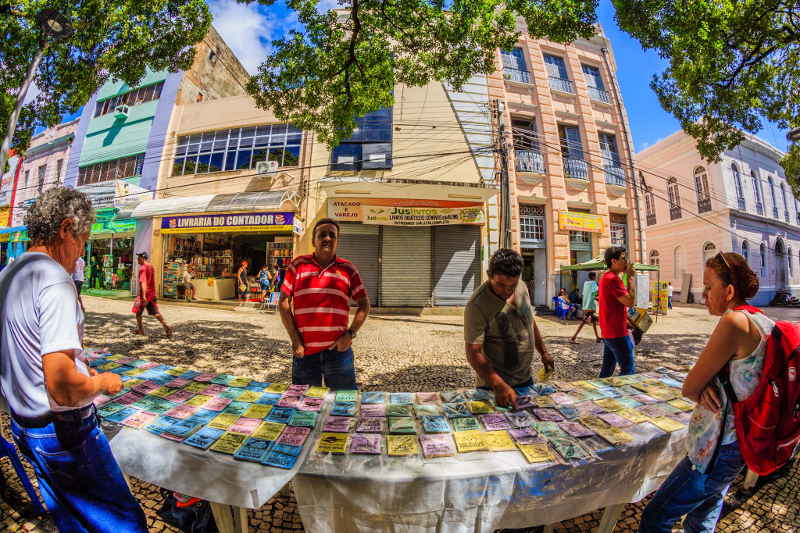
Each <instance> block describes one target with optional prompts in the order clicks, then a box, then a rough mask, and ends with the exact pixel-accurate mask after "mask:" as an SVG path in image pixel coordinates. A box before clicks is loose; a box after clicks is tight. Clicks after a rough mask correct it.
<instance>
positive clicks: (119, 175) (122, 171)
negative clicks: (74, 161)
mask: <svg viewBox="0 0 800 533" xmlns="http://www.w3.org/2000/svg"><path fill="white" fill-rule="evenodd" d="M143 166H144V154H139V155H134V156H131V157H123V158H121V159H113V160H111V161H104V162H103V163H97V164H96V165H89V166H86V167H82V168H80V169H78V186H80V185H89V184H90V183H100V182H101V181H109V180H121V179H123V178H132V177H133V176H141V175H142V167H143Z"/></svg>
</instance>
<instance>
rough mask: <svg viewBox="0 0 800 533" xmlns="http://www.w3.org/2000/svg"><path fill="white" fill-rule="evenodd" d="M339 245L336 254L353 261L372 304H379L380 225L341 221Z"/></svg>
mask: <svg viewBox="0 0 800 533" xmlns="http://www.w3.org/2000/svg"><path fill="white" fill-rule="evenodd" d="M339 224H340V225H341V227H342V232H341V234H340V235H339V247H338V248H337V249H336V255H337V256H339V257H341V258H342V259H347V260H348V261H350V262H351V263H353V264H354V265H355V266H356V268H357V269H358V273H359V274H360V275H361V280H362V281H363V282H364V288H365V289H366V290H367V296H369V301H370V303H371V304H372V305H378V272H380V261H379V260H378V257H379V252H380V242H381V236H380V226H370V225H365V224H359V223H355V222H340V223H339Z"/></svg>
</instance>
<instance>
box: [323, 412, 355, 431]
mask: <svg viewBox="0 0 800 533" xmlns="http://www.w3.org/2000/svg"><path fill="white" fill-rule="evenodd" d="M351 420H352V418H350V417H349V416H329V417H328V418H327V420H325V425H323V426H322V431H330V432H333V433H347V432H348V431H350V421H351Z"/></svg>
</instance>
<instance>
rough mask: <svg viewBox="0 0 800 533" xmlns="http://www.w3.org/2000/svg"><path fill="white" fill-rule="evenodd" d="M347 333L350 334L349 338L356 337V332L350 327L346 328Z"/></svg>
mask: <svg viewBox="0 0 800 533" xmlns="http://www.w3.org/2000/svg"><path fill="white" fill-rule="evenodd" d="M347 333H349V334H350V338H351V339H355V338H356V332H355V331H353V330H352V329H348V330H347Z"/></svg>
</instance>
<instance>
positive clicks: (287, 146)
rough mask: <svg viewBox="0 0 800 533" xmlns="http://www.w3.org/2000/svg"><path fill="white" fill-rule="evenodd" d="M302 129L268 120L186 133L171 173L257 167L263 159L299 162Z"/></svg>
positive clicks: (287, 163)
mask: <svg viewBox="0 0 800 533" xmlns="http://www.w3.org/2000/svg"><path fill="white" fill-rule="evenodd" d="M302 137H303V132H302V131H301V130H300V128H298V127H296V126H294V125H292V124H265V125H263V126H249V127H246V128H232V129H225V130H217V131H206V132H203V133H194V134H192V135H183V136H181V137H180V138H178V149H177V150H176V152H175V164H174V166H173V170H172V175H173V176H181V175H196V174H208V173H212V172H222V171H232V170H245V169H250V168H253V169H254V168H256V164H257V163H259V162H261V161H275V162H277V163H278V166H279V167H295V166H297V165H298V164H299V162H300V141H301V140H302Z"/></svg>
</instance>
